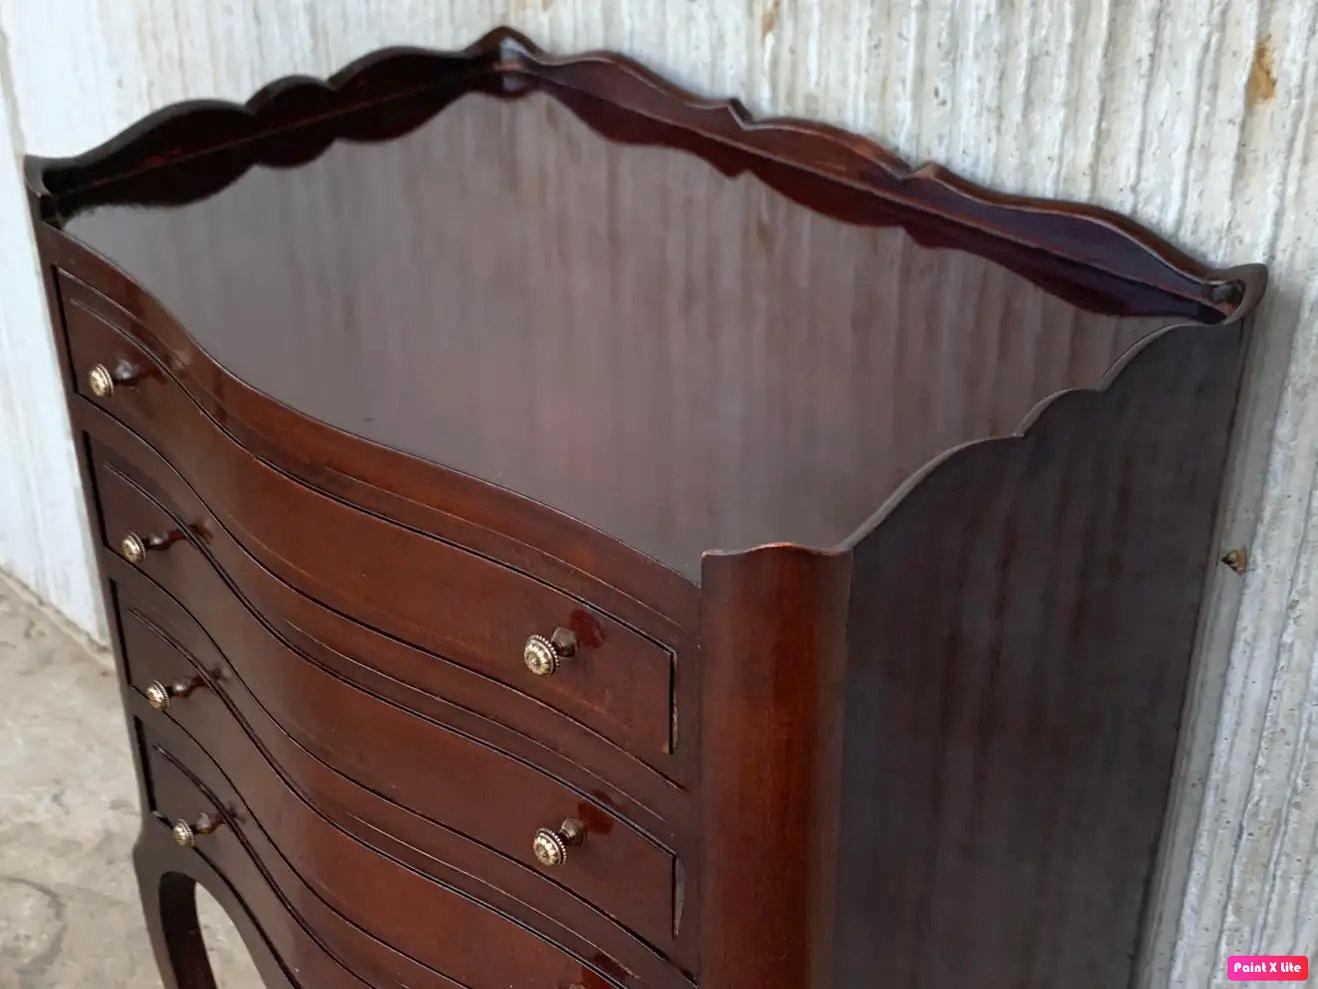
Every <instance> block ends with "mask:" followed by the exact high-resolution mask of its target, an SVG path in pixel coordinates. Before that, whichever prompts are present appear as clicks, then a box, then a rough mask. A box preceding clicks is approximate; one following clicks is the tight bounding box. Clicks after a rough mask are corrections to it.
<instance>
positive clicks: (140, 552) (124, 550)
mask: <svg viewBox="0 0 1318 989" xmlns="http://www.w3.org/2000/svg"><path fill="white" fill-rule="evenodd" d="M119 553H120V555H122V556H123V558H124V559H125V560H127V561H128V562H129V563H141V562H142V561H143V560H145V559H146V543H145V542H143V541H142V537H141V536H139V535H138V534H137V533H136V532H130V533H128V535H126V536H124V538H123V539H121V540H119Z"/></svg>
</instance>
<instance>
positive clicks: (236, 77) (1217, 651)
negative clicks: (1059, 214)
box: [0, 0, 1318, 987]
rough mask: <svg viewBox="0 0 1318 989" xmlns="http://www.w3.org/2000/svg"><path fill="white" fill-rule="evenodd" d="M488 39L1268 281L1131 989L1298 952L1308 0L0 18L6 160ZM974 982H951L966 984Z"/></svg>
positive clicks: (50, 375)
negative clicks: (873, 151) (580, 61)
mask: <svg viewBox="0 0 1318 989" xmlns="http://www.w3.org/2000/svg"><path fill="white" fill-rule="evenodd" d="M497 23H511V24H514V25H516V26H518V27H521V28H523V29H524V30H527V31H528V32H529V33H530V34H531V35H532V36H533V37H535V38H536V39H537V40H539V41H540V42H541V43H542V44H544V45H545V46H546V47H549V48H557V49H561V50H578V49H583V48H592V47H607V48H614V49H619V50H622V51H626V52H630V53H632V54H634V55H636V56H639V57H640V58H642V59H644V60H646V61H648V62H650V63H651V64H653V65H655V66H657V67H659V68H661V69H662V70H663V71H665V72H666V73H668V74H670V75H672V76H673V77H674V78H676V79H678V80H680V81H682V82H684V83H686V84H688V85H689V86H691V87H693V88H695V89H698V90H702V91H705V92H709V93H714V94H736V95H739V96H741V97H742V99H743V100H744V102H746V103H747V104H748V105H749V106H750V107H751V108H752V109H753V110H757V111H759V112H762V113H786V114H801V115H808V116H812V117H822V118H824V119H827V120H831V121H835V122H837V123H840V124H842V125H844V126H846V127H849V128H852V129H855V130H858V131H861V132H863V133H866V134H869V135H872V136H874V137H876V138H878V139H879V140H881V141H883V142H885V143H887V144H889V145H890V146H892V147H893V148H894V149H895V150H896V151H898V152H899V153H901V154H903V155H905V156H907V157H908V158H910V159H915V160H918V159H925V158H932V159H937V160H940V161H943V162H944V163H946V164H948V165H950V166H952V167H953V168H955V169H957V170H959V171H961V172H963V173H964V174H966V175H969V176H971V177H972V178H975V179H977V180H979V181H981V182H985V183H987V184H990V185H994V186H997V187H1000V188H1003V189H1008V190H1012V191H1019V192H1027V193H1031V194H1035V195H1047V196H1064V197H1069V198H1080V199H1086V200H1091V201H1094V202H1098V203H1101V204H1103V205H1106V206H1110V207H1113V208H1115V209H1118V210H1121V211H1123V212H1127V213H1130V214H1132V215H1134V216H1135V217H1137V218H1138V219H1140V220H1141V221H1143V222H1145V223H1146V224H1148V225H1150V226H1152V227H1153V228H1154V229H1156V230H1158V231H1160V232H1161V233H1163V234H1165V235H1166V236H1168V237H1170V238H1171V239H1172V240H1173V241H1175V242H1178V243H1179V244H1181V245H1183V246H1184V247H1186V248H1187V249H1189V250H1190V251H1192V252H1193V253H1195V254H1198V255H1200V256H1203V257H1205V258H1207V259H1208V260H1210V261H1213V262H1215V263H1219V264H1228V263H1237V262H1243V261H1253V260H1263V261H1266V262H1267V263H1268V265H1269V266H1270V268H1271V271H1272V287H1271V289H1270V291H1269V296H1268V299H1267V301H1266V303H1265V306H1264V309H1263V313H1262V317H1261V323H1260V325H1261V329H1262V330H1263V331H1264V332H1263V336H1262V339H1261V342H1260V343H1261V345H1260V347H1259V348H1258V352H1257V353H1256V355H1255V359H1254V362H1253V369H1252V371H1251V380H1250V386H1251V395H1252V399H1251V403H1250V405H1249V408H1248V411H1247V415H1246V419H1245V423H1244V425H1245V434H1246V437H1247V443H1246V446H1245V447H1244V449H1243V450H1242V453H1241V456H1240V457H1239V459H1238V462H1237V464H1236V467H1235V480H1236V483H1235V485H1234V488H1233V497H1232V500H1231V503H1230V504H1229V505H1228V506H1227V511H1226V515H1225V518H1224V523H1223V546H1224V547H1225V546H1228V545H1242V546H1248V548H1249V555H1250V565H1249V569H1248V571H1247V572H1246V574H1245V576H1244V577H1243V579H1241V578H1237V577H1236V576H1235V575H1234V574H1231V573H1230V572H1229V571H1227V570H1226V569H1225V568H1220V569H1221V572H1220V573H1218V574H1216V575H1215V576H1214V580H1213V583H1212V586H1211V587H1210V594H1211V596H1212V600H1213V602H1214V606H1213V608H1212V609H1211V612H1210V614H1209V616H1208V620H1207V621H1206V623H1205V627H1204V637H1205V649H1204V655H1205V662H1204V664H1203V668H1202V670H1201V675H1200V678H1199V682H1198V686H1197V689H1196V693H1195V696H1194V697H1193V698H1192V701H1191V705H1190V710H1189V718H1188V722H1189V730H1188V733H1187V743H1186V753H1185V758H1184V765H1185V772H1184V779H1183V786H1182V787H1181V790H1180V791H1179V793H1178V795H1177V806H1176V812H1175V814H1174V815H1173V818H1172V820H1171V821H1170V822H1169V829H1168V835H1169V840H1168V842H1167V843H1166V844H1167V861H1166V868H1165V870H1164V873H1163V876H1162V877H1161V879H1160V882H1159V884H1158V887H1157V889H1156V890H1155V903H1156V905H1157V907H1158V909H1157V911H1156V913H1157V916H1156V924H1155V929H1154V931H1153V932H1152V934H1151V938H1150V941H1149V944H1148V946H1147V948H1146V955H1147V965H1146V967H1145V968H1146V972H1147V982H1148V984H1149V985H1150V986H1164V985H1176V986H1195V987H1197V986H1203V985H1208V984H1216V983H1217V982H1219V981H1220V980H1221V975H1220V973H1221V971H1222V965H1223V959H1224V957H1225V955H1226V954H1227V953H1230V952H1247V951H1252V950H1258V951H1263V950H1267V951H1272V952H1283V951H1292V950H1294V951H1313V950H1315V949H1318V892H1315V891H1316V890H1318V850H1316V847H1315V844H1316V842H1318V835H1316V833H1315V820H1316V819H1318V789H1316V788H1315V785H1314V783H1315V780H1314V777H1315V773H1316V772H1318V770H1316V768H1315V767H1316V766H1318V743H1316V742H1315V733H1316V730H1318V729H1316V728H1315V725H1314V721H1315V718H1318V662H1316V661H1315V648H1316V642H1315V639H1316V637H1318V593H1315V574H1314V566H1315V560H1318V475H1316V471H1318V395H1316V394H1315V390H1316V388H1318V354H1316V351H1318V327H1316V326H1315V318H1316V317H1318V165H1316V162H1318V126H1316V125H1315V124H1316V122H1315V109H1316V108H1318V100H1316V98H1315V96H1314V94H1315V93H1316V92H1318V46H1316V44H1315V39H1316V37H1318V4H1315V3H1313V2H1312V0H1276V2H1271V3H1269V2H1264V0H1096V2H1093V3H1084V4H1076V3H1067V2H1062V0H1054V2H1045V0H1040V2H1034V3H1030V2H1015V3H1010V2H1005V0H1003V2H993V0H962V2H955V0H943V2H932V0H931V2H920V0H905V2H901V3H896V2H894V3H873V4H871V5H866V4H863V3H856V2H842V0H835V2H823V3H816V4H790V3H782V2H780V0H751V2H749V3H737V4H732V3H711V4H705V3H697V2H688V0H673V2H660V0H646V2H640V0H636V2H630V0H629V2H621V3H616V4H597V3H591V2H587V0H531V2H519V3H514V4H507V3H493V2H478V0H469V2H459V0H449V2H443V0H424V2H421V0H408V2H384V0H332V2H331V0H319V2H312V0H304V2H298V3H291V2H279V3H273V2H261V0H246V2H230V3H224V4H216V3H209V2H206V0H135V2H121V3H113V4H106V3H101V2H98V0H48V2H45V3H41V4H37V3H34V2H32V0H0V28H2V29H3V37H2V38H0V83H3V85H4V97H5V98H4V102H3V105H2V106H0V113H2V114H3V118H0V119H3V123H4V125H5V126H4V128H0V137H3V136H5V135H6V134H7V136H9V138H10V139H11V141H12V144H13V151H14V153H15V154H16V153H17V152H18V151H19V150H21V149H23V148H28V149H32V150H34V151H38V152H41V153H46V154H59V153H68V152H73V151H78V150H82V149H84V148H86V147H87V146H89V145H91V144H93V143H95V142H97V141H100V140H102V139H104V138H105V137H108V136H109V135H110V134H112V133H113V132H115V131H116V130H118V129H119V128H121V127H123V126H125V125H126V124H128V123H130V122H131V121H132V120H134V119H136V118H137V117H139V116H140V115H141V114H143V113H145V112H146V111H148V110H150V109H152V108H155V107H159V106H161V105H163V104H166V103H169V102H171V101H174V100H178V99H183V98H189V97H205V96H223V97H227V98H237V99H241V98H244V97H246V96H247V95H248V94H250V92H251V91H253V90H254V89H256V88H257V87H258V86H260V85H261V84H262V83H264V82H265V81H267V80H268V79H270V78H272V77H274V76H278V75H281V74H285V73H289V72H307V73H314V74H318V75H323V74H325V73H327V72H330V71H332V70H333V69H335V68H336V67H338V66H339V65H341V64H342V63H344V62H345V61H347V60H349V59H350V58H352V57H355V56H357V55H360V54H362V53H364V52H366V51H369V50H371V49H373V48H376V47H378V46H380V45H384V44H394V43H400V42H407V43H416V44H424V45H433V46H439V47H456V46H461V45H464V44H466V43H467V42H469V41H470V40H472V39H474V38H475V37H477V36H478V35H479V34H480V33H482V32H483V31H484V30H485V29H486V28H488V27H490V26H492V25H494V24H497ZM18 196H19V189H18V179H17V172H16V171H15V168H14V163H13V155H12V154H11V155H8V156H4V157H3V159H2V160H0V297H2V298H3V300H4V305H3V306H0V498H3V501H0V567H5V568H7V569H10V570H12V571H13V572H15V573H16V574H18V575H19V576H20V577H21V578H22V579H23V580H25V581H26V582H27V583H28V584H29V585H30V586H32V587H34V588H35V589H36V590H37V591H38V592H39V593H40V594H42V595H43V596H45V597H47V598H48V599H50V600H52V601H53V602H54V603H55V604H56V605H57V606H59V607H60V608H62V609H64V610H65V611H66V612H67V613H68V614H70V615H71V616H72V617H73V618H74V619H75V621H77V622H79V623H80V624H82V625H83V626H84V627H85V628H88V629H91V630H93V631H95V630H96V629H97V628H98V627H99V626H98V622H99V620H100V619H99V618H98V613H97V606H96V602H95V600H94V595H93V594H92V592H91V584H90V581H89V580H88V578H87V571H86V560H87V555H86V554H87V550H86V546H85V545H84V543H83V540H82V537H81V535H80V533H81V524H80V519H79V517H78V514H79V509H78V507H77V506H78V502H77V500H76V493H75V491H74V488H75V485H76V481H75V480H74V474H73V469H72V457H71V454H70V450H69V446H68V443H67V441H66V440H65V439H64V438H63V430H64V423H63V412H62V411H61V409H60V406H59V400H58V397H57V391H56V382H55V373H54V367H53V359H52V355H51V353H50V350H49V346H48V344H47V342H46V328H45V326H44V315H43V313H42V310H41V305H40V299H39V298H38V296H37V292H36V287H35V270H34V267H35V265H34V260H33V254H32V249H31V245H30V243H29V241H28V240H27V235H26V232H25V229H24V223H25V221H24V218H23V211H22V204H21V202H19V201H18ZM971 982H973V973H968V984H970V983H971Z"/></svg>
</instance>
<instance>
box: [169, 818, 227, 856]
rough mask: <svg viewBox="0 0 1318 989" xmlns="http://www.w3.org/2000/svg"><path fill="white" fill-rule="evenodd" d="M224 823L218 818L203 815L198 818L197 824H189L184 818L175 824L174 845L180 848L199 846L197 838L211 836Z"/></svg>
mask: <svg viewBox="0 0 1318 989" xmlns="http://www.w3.org/2000/svg"><path fill="white" fill-rule="evenodd" d="M221 823H222V821H221V819H220V818H218V817H211V816H210V815H209V814H202V815H201V816H200V817H199V818H197V823H196V824H189V823H188V822H187V821H185V820H184V819H183V818H181V817H180V818H179V819H178V820H177V821H175V822H174V828H173V835H174V844H176V845H178V846H179V847H180V848H192V847H194V846H195V845H196V844H197V838H198V837H199V836H200V835H204V834H210V833H211V832H213V831H214V830H215V829H216V828H218V827H219V826H220V824H221Z"/></svg>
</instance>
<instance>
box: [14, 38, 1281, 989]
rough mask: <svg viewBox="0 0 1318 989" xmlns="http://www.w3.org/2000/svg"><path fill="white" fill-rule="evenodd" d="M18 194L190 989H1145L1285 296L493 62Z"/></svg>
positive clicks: (613, 74) (807, 142)
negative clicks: (1267, 332)
mask: <svg viewBox="0 0 1318 989" xmlns="http://www.w3.org/2000/svg"><path fill="white" fill-rule="evenodd" d="M28 180H29V188H30V193H31V202H32V211H33V218H34V223H35V228H36V235H37V239H38V243H39V248H40V254H41V260H42V265H43V272H44V276H45V279H46V285H47V289H48V294H49V302H50V310H51V314H52V317H53V322H54V327H55V339H56V343H57V349H58V352H59V355H60V359H61V362H62V365H63V370H64V374H65V381H66V385H67V390H68V402H69V409H70V414H71V420H72V426H73V434H74V439H75V444H76V448H77V452H78V456H79V459H80V461H81V466H82V471H83V479H84V483H85V485H86V490H87V494H88V510H89V515H90V518H91V529H92V538H93V539H94V541H95V543H96V545H97V550H98V555H99V559H100V563H101V573H102V577H103V580H104V589H105V597H106V602H107V607H108V609H109V611H110V614H111V624H112V628H113V636H114V645H115V649H116V653H117V656H118V662H119V669H120V672H121V674H122V680H123V698H124V704H125V708H126V710H127V713H128V720H129V726H130V736H131V741H132V745H133V749H134V752H135V754H136V758H137V766H138V771H139V778H140V782H141V799H142V807H143V825H142V835H141V840H140V842H139V844H138V846H137V851H136V856H135V859H136V868H137V872H138V876H139V880H140V884H141V891H142V898H143V903H144V905H145V909H146V914H147V919H148V924H149V927H150V930H151V933H152V937H153V939H154V945H155V951H156V953H157V956H158V959H159V962H160V966H161V971H162V974H163V977H164V979H165V983H166V985H167V986H168V987H170V989H174V987H181V989H198V987H211V986H213V982H212V980H211V976H210V974H209V968H208V964H207V962H206V956H205V950H204V945H203V944H202V940H201V935H200V932H199V929H198V925H197V920H196V912H195V907H194V903H193V896H194V891H195V884H198V883H200V884H201V885H203V886H204V887H206V888H207V889H208V890H209V891H210V892H211V893H212V894H213V895H214V896H215V897H216V898H217V899H218V900H219V901H220V903H221V904H222V905H223V906H224V907H225V908H226V910H227V911H228V912H229V913H230V914H231V916H232V918H233V920H234V922H235V924H236V925H237V927H238V928H239V930H240V931H241V933H242V935H243V937H244V940H245V942H246V944H247V946H248V948H249V949H250V950H251V952H252V954H253V957H254V959H255V961H256V963H257V966H258V968H259V969H260V971H261V972H262V975H263V977H264V978H265V979H266V980H267V981H268V983H269V985H271V986H280V987H292V986H298V987H310V989H337V987H349V986H352V987H360V986H367V987H373V989H381V987H389V989H402V987H408V989H441V987H443V989H451V987H457V986H464V987H469V989H496V987H499V989H504V987H519V989H520V987H525V989H603V987H611V989H619V987H625V989H642V987H644V989H689V987H693V986H702V987H713V989H759V987H765V986H768V987H785V989H793V987H807V986H808V987H812V989H824V987H830V989H831V987H843V989H850V987H861V986H870V985H880V984H882V985H906V986H916V987H935V989H941V987H951V986H965V985H975V986H978V987H982V989H994V987H1001V989H1006V987H1013V989H1016V987H1036V986H1037V987H1042V986H1068V987H1086V986H1094V987H1113V989H1116V987H1124V986H1126V985H1127V984H1128V981H1129V979H1130V973H1131V970H1132V965H1133V964H1135V962H1134V960H1133V959H1134V956H1135V954H1136V950H1137V946H1138V943H1139V937H1140V932H1141V929H1142V925H1143V923H1144V912H1145V910H1146V908H1147V906H1148V904H1147V902H1146V890H1147V889H1148V887H1149V883H1150V877H1151V876H1152V875H1153V873H1154V870H1155V868H1156V867H1157V852H1158V843H1159V835H1160V830H1161V827H1162V821H1163V817H1164V814H1165V812H1166V808H1167V800H1168V792H1169V787H1170V781H1171V779H1172V773H1173V764H1174V758H1175V751H1176V743H1177V733H1178V724H1179V718H1180V709H1181V702H1182V698H1183V696H1184V694H1185V689H1186V684H1187V678H1188V676H1189V672H1190V670H1191V664H1192V660H1193V652H1194V643H1195V634H1196V627H1197V623H1198V622H1199V619H1200V616H1199V610H1200V604H1201V597H1202V587H1203V584H1204V580H1205V574H1206V572H1207V568H1208V567H1210V566H1212V565H1214V563H1215V560H1216V557H1217V556H1220V550H1219V549H1218V548H1216V547H1215V545H1214V518H1215V514H1216V509H1217V503H1218V499H1219V495H1220V489H1221V486H1222V482H1223V476H1224V464H1225V462H1226V459H1227V457H1228V453H1229V443H1230V434H1231V428H1232V421H1233V415H1234V410H1235V407H1236V403H1237V394H1238V382H1239V377H1240V373H1241V365H1242V357H1243V354H1244V348H1245V345H1246V341H1247V326H1248V321H1249V315H1250V313H1251V312H1252V311H1253V309H1254V307H1255V305H1256V303H1257V301H1258V298H1259V295H1260V294H1261V292H1262V289H1263V282H1264V275H1263V271H1262V269H1261V268H1259V267H1257V266H1248V267H1243V268H1237V269H1232V270H1229V271H1213V270H1210V269H1208V268H1206V267H1204V266H1202V265H1200V264H1198V263H1197V262H1194V261H1192V260H1191V259H1189V258H1187V257H1185V256H1183V255H1181V254H1180V253H1178V252H1177V251H1175V250H1174V249H1173V248H1171V247H1170V246H1168V245H1167V244H1165V243H1162V242H1161V241H1159V240H1157V239H1156V238H1155V237H1153V236H1152V235H1150V234H1148V233H1147V232H1145V231H1142V230H1140V229H1139V228H1137V227H1136V226H1134V225H1133V224H1131V223H1129V222H1128V221H1125V220H1122V219H1120V218H1118V217H1116V216H1114V215H1112V214H1109V213H1106V212H1103V211H1101V210H1097V209H1092V208H1088V207H1082V206H1076V205H1067V204H1054V203H1047V202H1042V201H1034V200H1024V199H1016V198H1010V197H1006V196H1000V195H996V194H993V193H990V192H988V191H986V190H984V189H981V188H979V187H976V186H974V185H972V184H970V183H968V182H966V181H963V180H961V179H958V178H956V177H954V176H952V175H950V174H949V173H947V172H945V171H943V170H941V169H939V168H936V167H925V168H921V169H918V170H911V169H910V168H908V167H907V166H906V165H904V164H903V163H902V162H900V161H899V160H898V159H896V158H895V157H894V156H893V155H891V154H890V153H888V152H886V151H884V150H883V149H881V148H879V147H878V146H876V145H874V144H871V143H870V142H868V141H866V140H863V139H861V138H858V137H854V136H851V135H848V134H845V133H842V132H840V131H837V130H835V129H832V128H829V127H825V126H822V125H815V124H810V123H806V122H802V121H790V120H781V121H779V120H773V121H765V122H756V121H754V120H753V119H752V118H751V117H750V116H749V115H748V114H747V113H746V111H745V110H744V109H743V108H742V107H741V106H740V105H739V104H737V103H735V102H714V101H709V100H705V99H701V98H698V97H695V96H693V95H691V94H688V93H686V92H683V91H681V90H679V89H677V88H676V87H674V86H672V85H670V84H668V83H666V82H664V81H662V80H660V79H659V78H658V77H656V76H655V75H653V74H652V73H650V72H649V71H648V70H646V69H644V68H642V67H640V66H638V65H637V64H635V63H633V62H630V61H628V60H626V59H624V58H621V57H617V56H611V55H602V54H596V55H588V56H582V57H578V58H556V57H551V56H548V55H545V54H544V53H542V52H541V51H539V50H538V49H537V48H535V47H534V46H533V45H532V44H531V43H530V42H529V41H527V40H526V39H525V38H522V37H521V36H519V35H517V34H516V33H514V32H511V31H508V30H500V31H496V32H494V33H492V34H491V35H489V36H487V37H486V38H484V39H482V40H481V41H480V42H478V43H477V44H475V45H473V46H472V47H471V48H470V49H467V50H465V51H462V52H457V53H449V54H445V53H435V52H425V51H419V50H412V49H399V50H392V51H386V52H381V53H379V54H377V55H374V56H370V57H368V58H366V59H363V60H361V61H359V62H357V63H355V64H353V65H351V66H349V67H348V68H346V69H345V70H343V71H342V72H341V73H339V74H338V75H336V76H334V77H333V78H331V79H329V80H328V81H325V82H320V81H316V80H311V79H306V78H291V79H286V80H282V81H280V82H277V83H275V84H273V85H271V86H269V87H267V88H266V89H264V90H262V91H261V92H260V93H258V94H257V95H256V96H255V97H253V98H252V99H251V100H250V101H249V102H248V103H247V104H246V105H243V106H237V105H232V104H226V103H213V102H201V103H192V104H184V105H181V106H178V107H172V108H170V109H168V110H165V111H162V112H160V113H158V114H156V115H153V116H151V117H149V118H147V119H146V120H144V121H142V122H141V123H140V124H138V125H137V126H135V127H133V128H131V129H130V130H128V131H127V132H125V133H124V134H123V135H121V136H120V137H118V138H116V139H114V140H113V141H111V142H109V143H108V144H106V145H105V146H103V147H101V148H98V149H96V150H94V151H91V152H89V153H88V154H86V155H84V156H81V157H79V158H72V159H63V160H43V159H29V162H28Z"/></svg>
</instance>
